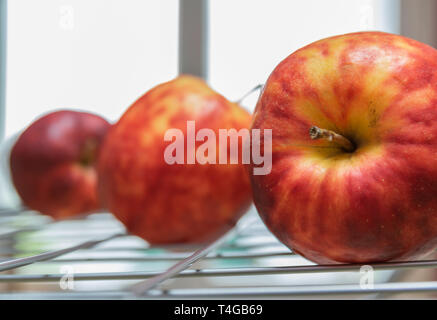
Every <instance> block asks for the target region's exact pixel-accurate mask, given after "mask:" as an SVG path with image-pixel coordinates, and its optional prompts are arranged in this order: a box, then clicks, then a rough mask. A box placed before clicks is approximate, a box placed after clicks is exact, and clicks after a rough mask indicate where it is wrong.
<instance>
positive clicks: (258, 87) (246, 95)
mask: <svg viewBox="0 0 437 320" xmlns="http://www.w3.org/2000/svg"><path fill="white" fill-rule="evenodd" d="M263 86H264V85H263V84H259V85H257V86H256V87H253V88H252V89H251V90H250V91H249V92H247V93H245V94H244V96H242V97H241V98H240V99H238V100H237V101H235V103H236V104H241V103H242V102H243V100H244V99H246V98H247V97H248V96H249V95H250V94H252V93H253V92H255V91H257V90H260V89H262V87H263Z"/></svg>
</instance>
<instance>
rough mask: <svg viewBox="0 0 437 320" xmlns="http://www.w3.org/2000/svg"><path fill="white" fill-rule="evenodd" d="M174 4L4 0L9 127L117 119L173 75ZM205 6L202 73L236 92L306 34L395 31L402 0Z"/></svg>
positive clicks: (227, 1) (240, 1)
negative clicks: (71, 114) (57, 116)
mask: <svg viewBox="0 0 437 320" xmlns="http://www.w3.org/2000/svg"><path fill="white" fill-rule="evenodd" d="M178 9H179V1H177V0H164V1H158V0H146V1H144V0H74V1H73V0H38V1H35V0H13V1H9V2H8V12H7V13H8V30H7V39H8V40H7V74H6V80H7V81H6V83H7V87H6V108H5V109H6V112H5V114H6V118H5V137H9V136H11V135H13V134H14V133H16V132H17V131H19V130H21V129H22V128H23V127H25V126H27V125H28V124H29V123H30V122H31V121H32V120H33V119H35V117H37V116H39V115H40V114H41V113H44V112H48V111H50V110H53V109H56V108H72V109H85V110H90V111H94V112H97V113H99V114H101V115H103V116H105V117H107V118H108V119H109V120H112V121H115V120H117V119H118V117H119V116H120V115H121V114H122V113H123V112H124V110H125V109H126V108H127V107H128V106H129V105H130V104H131V103H132V102H133V101H134V100H135V99H136V98H138V97H139V96H140V95H142V94H143V93H144V92H146V91H147V90H148V89H150V88H151V87H153V86H154V85H156V84H158V83H160V82H163V81H167V80H170V79H171V78H173V77H175V76H176V75H177V72H178ZM208 13H209V31H208V36H209V42H208V52H209V53H208V59H207V60H208V80H209V82H210V84H211V85H212V86H213V88H214V89H216V90H217V91H219V92H220V93H222V94H223V95H225V96H227V97H228V98H230V99H234V100H236V99H238V98H240V97H241V96H242V95H244V93H246V92H247V91H248V90H250V89H251V88H252V87H254V86H255V85H257V84H259V83H263V82H264V81H265V80H266V78H267V77H268V75H269V74H270V72H271V71H272V70H273V68H274V67H275V66H276V65H277V64H278V63H279V62H280V61H281V60H282V59H284V58H285V57H286V56H287V55H289V54H290V53H292V52H293V51H294V50H296V49H298V48H299V47H301V46H304V45H306V44H308V43H310V42H312V41H315V40H318V39H320V38H323V37H327V36H331V35H335V34H341V33H347V32H353V31H360V30H382V31H388V32H392V33H399V32H400V3H399V1H398V0H330V1H325V0H307V1H296V0H294V1H293V0H292V1H290V0H269V1H265V0H237V1H235V0H220V1H218V0H211V1H210V4H209V9H208ZM256 98H257V97H256V95H253V96H251V97H250V98H248V99H247V100H246V101H245V102H244V105H245V106H246V107H247V108H248V109H249V110H252V109H253V108H254V105H255V102H256Z"/></svg>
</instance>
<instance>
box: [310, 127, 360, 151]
mask: <svg viewBox="0 0 437 320" xmlns="http://www.w3.org/2000/svg"><path fill="white" fill-rule="evenodd" d="M309 133H310V138H311V139H313V140H317V139H325V140H328V141H330V142H332V143H334V144H337V145H338V146H339V147H341V148H342V149H344V150H345V151H347V152H352V151H354V150H355V146H354V144H353V143H352V142H350V141H349V140H348V139H347V138H345V137H343V136H342V135H340V134H338V133H336V132H334V131H331V130H326V129H321V128H319V127H316V126H312V127H311V128H310V132H309Z"/></svg>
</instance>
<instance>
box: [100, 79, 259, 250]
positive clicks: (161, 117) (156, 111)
mask: <svg viewBox="0 0 437 320" xmlns="http://www.w3.org/2000/svg"><path fill="white" fill-rule="evenodd" d="M250 120H251V117H250V114H249V113H248V112H247V111H245V110H244V109H243V108H241V107H240V106H238V105H237V104H235V103H232V102H230V101H228V100H226V99H225V98H224V97H223V96H221V95H220V94H218V93H216V92H215V91H213V90H212V89H210V88H209V87H208V86H207V84H206V83H205V82H204V81H202V80H201V79H198V78H196V77H193V76H180V77H178V78H176V79H174V80H172V81H169V82H167V83H164V84H161V85H158V86H157V87H155V88H153V89H151V90H150V91H148V92H147V93H146V94H145V95H143V96H142V97H141V98H139V99H138V100H137V101H136V102H135V103H134V104H133V105H132V106H131V107H130V108H129V109H128V110H127V111H126V112H125V113H124V115H123V116H122V117H121V119H120V120H119V121H118V122H117V123H116V124H115V125H114V126H113V127H112V128H111V129H110V130H109V133H108V135H107V137H106V138H105V141H104V142H103V145H102V150H101V154H100V158H99V165H98V173H99V190H100V194H101V198H102V199H103V201H104V203H105V204H106V206H107V208H108V209H109V211H110V212H112V213H113V214H114V215H115V216H116V217H117V218H118V219H120V220H121V221H122V222H123V223H124V225H125V226H126V228H127V229H128V231H130V232H131V233H132V234H134V235H137V236H140V237H142V238H144V239H146V240H147V241H149V243H153V244H167V243H183V242H191V243H199V242H203V241H206V240H208V239H210V238H212V237H214V236H216V235H218V234H220V233H222V232H224V231H225V230H227V229H229V228H230V227H232V226H233V225H234V224H235V223H236V221H237V220H238V219H239V218H240V217H241V215H242V214H243V213H244V212H245V211H246V209H247V208H248V206H249V205H250V203H251V190H250V182H249V179H248V176H247V174H246V172H245V168H244V166H243V165H242V164H241V163H238V164H229V163H228V164H218V163H216V164H212V163H206V164H200V163H199V162H198V161H197V160H199V159H197V160H196V161H195V162H193V163H192V164H189V161H188V158H189V157H190V156H191V155H193V156H194V155H195V153H196V152H197V151H196V150H198V147H199V144H200V142H199V141H197V142H195V143H194V144H193V145H192V146H189V142H188V141H187V142H186V143H185V140H182V141H179V142H178V144H179V145H180V146H181V147H182V149H181V150H182V151H183V153H184V156H183V158H182V162H184V163H180V164H177V163H175V164H169V163H168V162H166V160H165V158H164V157H165V153H166V149H167V148H168V147H169V146H170V145H171V144H172V143H171V142H169V141H165V136H166V132H167V130H168V129H173V130H180V132H181V134H183V135H184V136H185V138H183V139H188V133H187V126H188V121H194V122H193V123H194V124H195V128H196V129H197V130H198V131H197V132H199V130H200V129H202V128H208V129H212V130H213V132H214V133H218V130H219V129H228V128H235V129H236V130H239V129H242V128H246V129H247V130H248V129H249V126H250ZM239 141H240V140H239ZM175 142H176V141H174V142H173V143H175ZM239 143H240V147H241V141H240V142H239ZM214 147H216V142H214ZM218 147H219V148H220V147H222V146H221V145H218ZM240 149H241V148H240ZM185 156H186V157H187V159H186V160H185ZM217 156H218V154H217ZM184 160H185V161H184ZM193 160H195V159H193Z"/></svg>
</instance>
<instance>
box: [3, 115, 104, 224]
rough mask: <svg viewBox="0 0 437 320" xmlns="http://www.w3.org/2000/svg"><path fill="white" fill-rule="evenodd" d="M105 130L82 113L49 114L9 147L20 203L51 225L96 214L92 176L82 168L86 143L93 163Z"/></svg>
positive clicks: (92, 171) (98, 119)
mask: <svg viewBox="0 0 437 320" xmlns="http://www.w3.org/2000/svg"><path fill="white" fill-rule="evenodd" d="M109 127H110V124H109V123H108V122H107V121H106V120H105V119H103V118H101V117H99V116H97V115H94V114H91V113H86V112H77V111H70V110H61V111H55V112H51V113H49V114H47V115H45V116H43V117H41V118H39V119H37V120H36V121H35V122H33V123H32V124H31V125H30V126H29V127H28V128H27V129H25V130H24V131H23V132H22V133H21V135H20V136H19V138H18V140H17V141H16V142H15V144H14V146H13V147H12V150H11V154H10V168H11V176H12V181H13V183H14V186H15V189H16V190H17V192H18V194H19V195H20V197H21V199H22V201H23V203H24V204H25V205H26V206H27V207H29V208H31V209H34V210H37V211H40V212H41V213H43V214H47V215H50V216H52V217H53V218H55V219H62V218H67V217H71V216H74V215H77V214H82V213H87V212H91V211H95V210H97V209H99V208H100V204H99V200H98V196H97V173H96V170H95V167H94V163H89V164H87V165H84V164H83V163H81V159H82V157H83V152H84V149H85V148H87V146H88V145H89V144H90V143H91V144H92V150H88V151H87V152H89V151H91V152H92V153H93V154H92V155H91V156H92V157H93V158H94V159H96V158H97V153H98V146H99V145H100V143H101V141H102V140H103V137H104V135H105V134H106V132H107V130H108V128H109Z"/></svg>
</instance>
